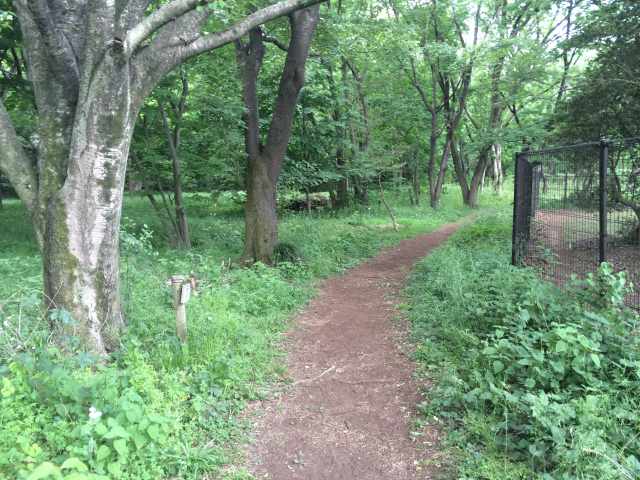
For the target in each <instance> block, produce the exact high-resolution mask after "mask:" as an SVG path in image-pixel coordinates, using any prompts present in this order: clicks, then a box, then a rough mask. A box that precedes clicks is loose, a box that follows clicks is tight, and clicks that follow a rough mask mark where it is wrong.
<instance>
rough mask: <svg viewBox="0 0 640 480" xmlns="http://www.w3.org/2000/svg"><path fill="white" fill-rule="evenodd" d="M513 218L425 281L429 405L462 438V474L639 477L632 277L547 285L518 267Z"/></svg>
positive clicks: (438, 263) (444, 261) (478, 228)
mask: <svg viewBox="0 0 640 480" xmlns="http://www.w3.org/2000/svg"><path fill="white" fill-rule="evenodd" d="M508 220H509V216H508V214H507V213H506V212H505V213H502V214H498V215H496V216H494V217H491V218H489V219H485V218H483V219H482V221H480V222H479V223H478V224H476V225H474V226H472V227H469V228H466V229H465V230H464V231H462V232H461V233H460V234H458V235H457V236H456V237H455V238H454V239H453V240H452V242H451V243H450V244H449V245H448V246H446V247H444V248H442V249H440V250H439V251H438V252H436V253H435V254H434V255H433V256H432V257H430V258H428V259H427V260H426V261H425V262H424V263H423V264H422V265H421V266H420V268H419V269H418V271H417V273H416V277H415V278H414V281H413V285H412V287H411V290H410V291H411V296H412V307H411V316H412V319H413V324H414V333H415V335H416V339H417V340H418V341H419V347H418V350H417V358H418V359H419V360H420V361H421V362H422V363H424V365H425V371H426V372H427V373H428V375H430V376H431V377H433V378H434V379H435V380H436V383H437V385H436V387H435V388H434V389H433V390H432V391H431V392H429V393H428V395H427V396H428V398H427V401H425V402H424V403H423V404H421V409H422V410H423V411H424V412H425V414H429V415H430V417H431V416H434V415H435V416H437V417H438V418H440V419H441V420H442V421H443V422H444V423H445V424H446V425H447V426H448V427H450V428H451V429H453V430H454V431H453V432H452V434H451V435H450V436H449V442H450V444H451V446H452V447H454V449H457V451H458V452H459V453H458V455H457V456H458V463H459V477H460V478H469V479H471V478H474V479H478V478H485V479H505V480H506V479H511V478H543V479H570V478H603V479H618V478H637V476H638V475H639V474H640V469H639V468H638V467H639V466H640V463H639V462H638V459H639V458H640V429H639V426H640V416H639V415H638V408H639V407H640V404H639V403H640V401H639V399H640V376H639V372H640V340H639V339H638V335H637V332H638V327H639V326H640V325H639V322H638V321H639V319H638V317H637V316H636V315H635V314H634V313H632V312H630V311H629V310H627V309H625V308H624V305H623V299H624V296H625V294H626V293H627V292H628V286H627V285H626V282H625V277H624V274H615V273H614V272H613V271H612V269H611V267H609V266H608V265H603V266H602V267H601V269H600V270H599V271H598V273H597V274H594V275H591V276H589V277H588V278H587V279H585V280H582V281H576V282H574V283H573V284H572V285H571V286H569V287H568V288H567V289H566V290H560V289H559V288H557V287H556V286H554V285H551V284H548V283H545V282H543V281H540V280H538V279H537V278H536V277H535V276H534V274H533V273H532V272H530V271H527V270H522V269H515V268H513V267H511V266H510V265H509V253H510V242H509V240H508V238H509V233H510V231H509V221H508ZM431 418H432V417H431ZM463 452H465V453H463Z"/></svg>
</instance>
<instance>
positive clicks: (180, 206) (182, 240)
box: [160, 73, 191, 249]
mask: <svg viewBox="0 0 640 480" xmlns="http://www.w3.org/2000/svg"><path fill="white" fill-rule="evenodd" d="M182 82H183V94H182V97H181V99H180V105H179V106H178V107H177V108H176V109H175V111H174V114H175V117H176V118H175V120H174V121H175V126H174V128H173V131H171V129H170V128H169V121H168V119H167V112H166V111H165V109H164V106H163V104H162V103H160V115H161V116H162V126H163V128H164V131H165V135H166V137H167V143H168V144H169V157H170V158H171V171H172V173H173V202H174V206H175V215H176V221H175V225H176V237H177V238H176V240H177V242H176V243H177V246H178V247H179V248H185V249H190V248H191V237H190V236H189V223H188V221H187V211H186V209H185V206H184V199H183V195H182V172H181V169H180V157H179V154H178V149H179V148H180V133H181V132H180V130H181V126H180V123H181V121H182V116H183V114H184V110H185V102H186V96H187V94H188V87H187V85H188V84H187V81H186V76H185V75H184V73H183V75H182Z"/></svg>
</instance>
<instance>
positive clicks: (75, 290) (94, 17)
mask: <svg viewBox="0 0 640 480" xmlns="http://www.w3.org/2000/svg"><path fill="white" fill-rule="evenodd" d="M319 1H321V0H283V1H280V2H277V3H275V4H272V5H269V6H266V7H264V8H261V9H258V10H255V11H254V13H251V14H250V15H247V16H244V17H243V18H241V19H240V20H238V21H237V22H235V23H229V24H227V25H224V22H223V21H222V20H220V19H219V18H218V17H223V16H224V15H222V14H220V15H218V13H221V12H219V11H217V10H216V9H219V8H220V7H219V3H220V2H209V1H208V0H170V1H168V2H155V1H150V0H111V1H105V2H91V1H89V0H65V1H63V0H14V1H13V6H14V10H15V15H16V16H17V18H18V20H19V23H20V28H21V30H22V36H23V42H24V47H23V48H24V50H25V52H26V57H27V63H28V71H29V78H30V81H31V82H32V84H33V91H34V96H35V102H36V106H37V117H38V129H37V135H35V136H34V138H33V139H32V140H33V143H34V147H35V148H25V145H23V144H22V141H21V139H20V138H19V137H18V135H17V134H16V131H15V128H14V126H13V125H12V123H11V119H10V117H9V115H8V113H7V111H6V109H5V107H4V105H3V104H2V102H1V101H0V151H1V152H2V154H1V155H0V169H2V171H3V172H4V173H5V174H6V176H7V177H8V178H9V181H10V182H11V184H12V185H13V187H14V188H15V190H16V192H17V193H18V195H19V196H20V198H21V199H22V201H23V202H24V204H25V205H26V206H27V208H28V210H29V212H30V214H31V217H32V219H33V224H34V228H35V231H36V236H37V238H38V241H39V243H40V246H41V249H42V256H43V276H44V293H45V295H46V298H47V302H48V305H49V307H51V308H59V309H64V310H67V311H68V312H69V313H70V314H71V315H72V316H73V318H74V319H75V323H74V326H73V327H68V328H73V332H72V333H74V334H75V335H78V336H79V337H80V338H81V339H82V341H83V342H84V345H85V346H86V348H87V349H89V350H91V351H93V352H96V353H98V354H104V353H105V352H107V351H109V350H110V349H113V348H115V347H116V345H117V337H118V332H119V330H120V329H121V327H122V326H123V316H122V311H121V306H120V296H119V261H118V253H119V252H118V233H119V226H120V216H121V207H122V200H123V188H124V179H125V171H126V165H127V158H128V154H129V145H130V143H131V136H132V132H133V127H134V125H135V121H136V118H137V116H138V111H139V109H140V108H141V106H142V103H143V100H144V98H145V97H146V96H147V95H148V94H149V93H150V92H151V91H152V89H153V88H154V86H155V85H156V84H157V83H158V82H159V81H160V80H161V79H162V77H163V76H164V75H166V74H167V73H168V72H169V71H170V70H172V69H173V68H175V67H176V66H178V65H180V64H181V63H183V62H185V61H186V60H187V59H189V58H191V57H193V56H195V55H198V54H201V53H204V52H208V51H211V50H214V49H216V48H219V47H221V46H223V45H226V44H228V43H230V42H234V41H235V40H238V39H239V38H241V37H242V36H244V35H245V34H247V33H248V32H249V31H251V30H252V29H253V28H255V27H257V26H258V25H261V24H263V23H265V22H267V21H269V20H272V19H275V18H278V17H281V16H285V15H289V14H292V13H293V12H295V11H296V10H299V9H302V8H307V7H309V6H311V5H314V4H316V3H319ZM221 25H222V26H221ZM212 29H215V30H216V31H214V32H213V33H211V30H212ZM31 152H34V153H33V154H32V153H31Z"/></svg>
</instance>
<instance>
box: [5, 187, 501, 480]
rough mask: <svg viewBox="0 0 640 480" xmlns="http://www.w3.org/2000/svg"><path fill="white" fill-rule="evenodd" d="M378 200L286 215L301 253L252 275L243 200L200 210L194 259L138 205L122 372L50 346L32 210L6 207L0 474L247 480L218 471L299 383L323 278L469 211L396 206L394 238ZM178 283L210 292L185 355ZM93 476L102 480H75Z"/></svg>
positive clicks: (192, 320) (201, 295)
mask: <svg viewBox="0 0 640 480" xmlns="http://www.w3.org/2000/svg"><path fill="white" fill-rule="evenodd" d="M372 200H373V201H372V206H371V207H369V208H364V209H352V210H348V211H343V212H341V213H338V214H336V213H333V212H331V211H326V212H324V213H323V212H318V213H314V214H312V215H308V214H305V213H300V214H296V213H288V214H287V213H285V214H284V215H283V219H282V224H283V229H284V232H286V233H285V234H284V235H283V240H284V241H286V242H288V244H290V245H295V246H299V247H296V253H295V256H294V257H293V258H292V257H287V258H283V259H281V260H280V261H279V262H278V264H277V266H276V267H275V268H268V267H266V266H264V265H262V264H258V265H255V266H254V267H252V268H248V269H241V268H237V267H233V266H230V265H229V258H230V257H232V256H233V255H234V254H235V253H236V252H237V251H238V250H239V249H240V248H241V245H242V234H241V230H242V210H241V205H239V204H237V203H236V202H234V201H233V199H232V198H231V197H230V196H223V197H222V198H220V199H219V200H218V204H217V205H213V204H212V203H211V201H210V200H209V198H208V197H202V196H197V195H195V196H189V197H188V203H187V205H188V207H189V209H190V211H191V212H193V214H192V224H193V225H194V226H196V228H195V229H194V232H199V231H202V232H203V233H202V234H201V235H197V236H194V247H193V249H191V250H190V251H182V252H176V251H175V250H173V249H170V248H166V246H164V242H163V241H162V240H161V239H159V238H157V237H156V234H155V233H154V232H155V229H156V228H159V227H161V224H160V223H159V222H158V220H157V218H156V217H155V216H154V214H153V211H152V210H151V209H150V208H149V206H148V204H147V202H146V200H145V199H144V198H140V197H135V196H132V197H129V198H128V199H127V204H126V205H125V215H126V217H127V219H126V220H125V222H124V225H125V227H124V229H123V231H122V234H121V240H122V244H123V251H122V257H123V259H122V260H123V284H124V291H123V295H124V299H125V306H124V308H125V309H126V311H127V317H128V319H129V324H128V328H127V335H126V336H125V337H124V338H123V344H122V348H121V349H120V350H119V352H118V353H117V354H116V355H114V356H113V358H112V360H111V361H110V362H109V363H104V362H103V361H101V360H100V358H99V357H95V356H93V355H91V354H87V353H86V352H84V351H83V350H82V349H81V346H80V345H78V344H77V339H74V338H67V339H65V343H63V345H59V344H56V343H53V342H52V337H51V334H50V330H49V325H50V322H51V321H52V320H58V319H57V318H53V319H52V318H51V316H52V315H63V314H62V313H60V312H59V311H54V312H53V313H51V314H49V316H48V317H47V316H44V317H43V316H42V313H41V309H40V300H39V299H40V295H39V292H41V288H42V287H41V285H42V284H41V282H42V280H41V278H40V276H39V268H40V259H39V256H38V255H37V246H36V245H35V240H34V238H33V232H32V231H31V229H30V228H29V227H28V223H25V222H24V220H23V218H24V216H25V215H26V212H25V210H24V209H23V208H22V207H21V206H20V205H19V204H17V203H16V202H11V203H8V204H7V205H5V208H4V210H2V211H1V212H0V219H2V222H3V224H4V222H5V221H7V222H11V223H12V224H15V225H17V226H18V225H24V227H17V228H16V229H14V230H13V231H12V232H11V233H10V234H7V235H4V236H3V237H2V243H1V248H0V252H2V253H1V254H0V268H1V269H2V272H3V275H4V278H5V279H6V282H4V283H3V284H2V286H1V287H0V298H1V299H2V301H0V305H1V308H2V310H1V312H2V319H3V329H2V330H1V331H0V362H1V365H2V367H0V377H1V382H2V384H1V385H2V393H1V394H0V395H1V396H0V425H2V435H0V477H2V478H31V479H36V478H57V477H56V476H55V475H53V474H52V476H51V477H46V476H44V475H45V472H49V473H52V472H55V471H57V468H63V469H64V471H63V473H64V474H65V475H66V476H65V477H64V478H69V479H72V478H97V477H95V476H94V475H93V474H97V475H108V476H109V477H110V478H131V479H144V478H149V479H157V478H164V477H171V476H178V478H202V477H203V475H205V474H208V475H215V474H216V472H217V475H219V476H221V477H222V478H243V477H242V474H241V472H236V471H235V470H233V469H232V470H230V471H228V472H227V473H226V474H225V473H224V472H220V469H221V468H222V467H223V466H225V465H228V464H229V463H233V461H234V458H235V457H234V455H236V454H237V450H236V448H237V445H238V442H239V441H240V439H241V438H242V431H243V430H242V422H241V421H240V420H238V417H237V415H238V413H239V412H240V411H241V410H242V408H243V406H244V405H245V403H246V402H247V401H248V400H250V399H256V398H260V397H262V396H264V395H265V392H266V389H267V387H268V384H269V382H272V381H273V380H275V379H276V378H279V377H280V376H286V375H285V372H283V371H282V367H281V364H280V362H279V346H278V338H279V335H280V333H281V332H282V331H283V330H284V329H285V328H287V318H288V317H289V315H290V314H291V312H292V311H293V310H294V309H296V308H298V307H299V306H300V305H302V304H303V303H304V302H305V301H306V300H307V299H308V298H309V296H311V295H312V294H313V284H314V281H315V280H316V279H318V278H320V277H323V276H326V275H329V274H332V273H336V272H339V271H341V270H342V269H344V268H347V267H349V266H352V265H354V264H356V263H358V262H359V261H360V260H361V259H363V258H365V257H367V256H371V255H372V254H374V253H375V252H376V251H377V250H378V249H379V248H381V247H382V246H383V245H388V244H390V243H393V242H395V241H397V240H399V239H401V238H405V237H410V236H412V235H415V234H417V233H418V232H423V231H428V230H432V229H434V228H436V227H437V226H439V225H440V224H442V223H445V222H449V221H452V220H455V219H458V218H460V217H461V216H463V215H465V214H467V213H468V211H467V210H466V209H465V208H463V207H462V205H461V202H460V201H459V199H458V198H457V196H456V195H455V192H451V193H450V194H449V195H448V196H447V197H446V204H445V205H443V207H442V208H441V209H440V210H438V211H437V212H431V211H430V209H429V208H428V207H423V208H419V209H417V208H415V207H411V206H410V205H409V202H408V198H407V197H406V195H402V196H399V197H394V196H392V197H391V198H390V201H392V202H393V204H395V210H396V214H397V220H398V222H399V223H400V225H401V228H400V231H399V232H397V233H396V232H395V231H394V230H393V228H392V226H391V224H390V220H389V217H388V216H387V213H386V209H385V208H384V207H383V206H382V205H379V203H378V202H377V201H376V200H375V199H372ZM491 200H492V197H491V196H489V197H488V198H487V201H488V202H489V201H491ZM132 218H136V219H138V222H140V223H136V222H134V221H133V220H131V219H132ZM176 272H178V273H190V272H191V273H192V274H194V275H195V276H196V277H197V279H198V283H199V286H198V295H197V296H196V297H195V298H194V299H193V300H192V301H191V302H189V304H188V319H189V342H188V344H186V345H181V344H180V342H179V341H178V340H177V338H176V337H175V320H174V314H173V308H172V304H171V294H170V290H169V288H168V286H167V285H166V280H167V279H168V277H169V276H170V275H172V274H175V273H176ZM59 320H60V321H73V320H72V319H70V318H60V319H59ZM70 459H71V460H70ZM65 462H67V463H66V464H65ZM54 466H55V467H56V468H54ZM67 467H68V468H67ZM85 467H86V468H87V469H88V470H89V472H91V475H89V474H87V475H85V476H79V475H76V476H71V473H72V472H78V473H80V472H82V471H83V470H85ZM30 472H40V473H42V475H43V476H42V477H40V476H38V475H39V474H35V473H30ZM30 475H31V476H30ZM83 475H84V474H83ZM224 475H227V476H226V477H224Z"/></svg>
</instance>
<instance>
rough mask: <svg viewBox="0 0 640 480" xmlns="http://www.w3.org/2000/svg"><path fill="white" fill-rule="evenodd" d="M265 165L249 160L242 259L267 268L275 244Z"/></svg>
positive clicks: (272, 194) (275, 221)
mask: <svg viewBox="0 0 640 480" xmlns="http://www.w3.org/2000/svg"><path fill="white" fill-rule="evenodd" d="M268 165H269V162H267V161H265V160H264V159H262V158H252V159H250V160H249V172H248V176H247V202H246V204H245V242H244V253H243V259H244V261H245V262H249V263H252V262H262V263H265V264H267V265H270V264H271V262H272V257H273V252H274V249H275V247H276V245H277V243H278V213H277V209H276V206H277V205H276V185H275V182H274V181H273V180H272V178H271V175H270V174H269V169H268Z"/></svg>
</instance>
